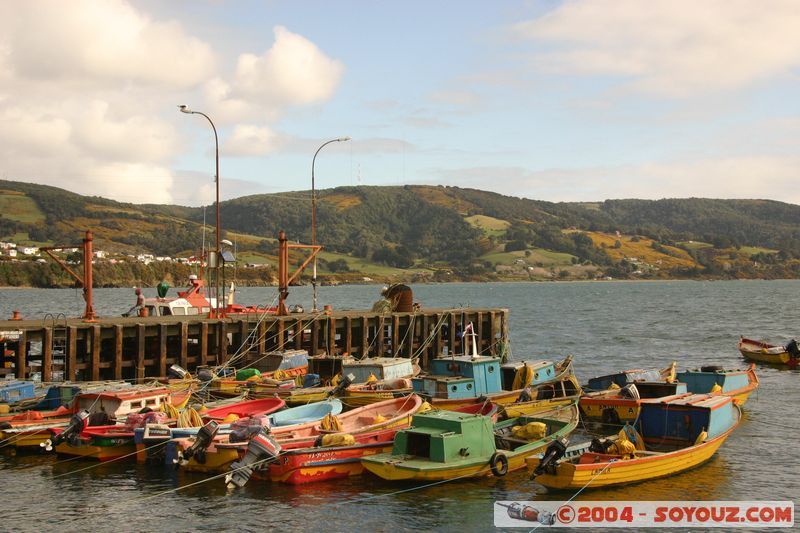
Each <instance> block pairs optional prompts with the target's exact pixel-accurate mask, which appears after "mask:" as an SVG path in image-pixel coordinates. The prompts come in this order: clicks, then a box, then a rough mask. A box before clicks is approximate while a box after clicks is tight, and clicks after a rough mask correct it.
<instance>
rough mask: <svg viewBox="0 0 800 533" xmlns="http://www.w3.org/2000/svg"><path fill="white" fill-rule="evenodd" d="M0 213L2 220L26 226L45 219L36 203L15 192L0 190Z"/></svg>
mask: <svg viewBox="0 0 800 533" xmlns="http://www.w3.org/2000/svg"><path fill="white" fill-rule="evenodd" d="M0 213H3V218H7V219H9V220H15V221H17V222H24V223H27V224H35V223H37V222H44V219H45V216H44V213H42V211H41V209H39V206H38V205H36V202H34V201H33V199H32V198H29V197H28V196H25V194H23V193H21V192H17V191H6V190H0Z"/></svg>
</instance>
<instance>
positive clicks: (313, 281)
mask: <svg viewBox="0 0 800 533" xmlns="http://www.w3.org/2000/svg"><path fill="white" fill-rule="evenodd" d="M349 140H350V137H339V138H338V139H331V140H330V141H326V142H324V143H322V145H321V146H320V147H319V148H317V151H316V152H314V157H313V158H312V159H311V246H316V245H317V192H316V188H315V183H314V163H316V161H317V154H318V153H319V151H320V150H322V149H323V148H325V147H326V146H327V145H329V144H331V143H336V142H347V141H349ZM311 287H312V293H313V296H312V304H313V305H312V309H311V310H312V311H313V312H315V313H316V312H317V311H318V309H317V256H314V269H313V274H312V277H311Z"/></svg>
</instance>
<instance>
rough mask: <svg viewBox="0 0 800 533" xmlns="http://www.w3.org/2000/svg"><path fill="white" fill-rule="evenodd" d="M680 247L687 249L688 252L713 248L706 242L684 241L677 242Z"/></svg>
mask: <svg viewBox="0 0 800 533" xmlns="http://www.w3.org/2000/svg"><path fill="white" fill-rule="evenodd" d="M678 244H680V245H681V246H683V247H685V248H688V249H689V250H702V249H703V248H713V247H714V245H713V244H709V243H707V242H700V241H684V242H679V243H678Z"/></svg>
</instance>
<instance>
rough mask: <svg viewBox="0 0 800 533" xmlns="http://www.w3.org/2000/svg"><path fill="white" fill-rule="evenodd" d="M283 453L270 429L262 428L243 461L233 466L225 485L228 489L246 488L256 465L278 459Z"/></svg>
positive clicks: (249, 445) (252, 440)
mask: <svg viewBox="0 0 800 533" xmlns="http://www.w3.org/2000/svg"><path fill="white" fill-rule="evenodd" d="M280 453H281V445H280V444H278V441H277V440H275V437H273V436H272V433H271V432H270V430H269V428H268V427H263V428H261V431H260V432H259V433H258V435H256V436H255V437H253V438H252V439H251V440H250V444H248V445H247V453H245V456H244V457H243V458H242V460H241V461H235V462H234V463H232V464H231V468H230V471H229V472H228V475H226V476H225V483H226V484H227V485H228V488H234V487H239V488H241V487H244V486H245V485H246V484H247V482H248V481H249V480H250V476H251V475H253V467H254V466H255V463H259V464H263V463H266V462H269V460H270V459H276V458H277V457H278V456H279V455H280Z"/></svg>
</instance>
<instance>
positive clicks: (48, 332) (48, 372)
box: [0, 328, 53, 383]
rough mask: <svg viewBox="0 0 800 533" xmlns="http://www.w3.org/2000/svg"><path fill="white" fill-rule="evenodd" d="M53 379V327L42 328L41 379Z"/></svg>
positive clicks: (46, 380)
mask: <svg viewBox="0 0 800 533" xmlns="http://www.w3.org/2000/svg"><path fill="white" fill-rule="evenodd" d="M0 349H2V346H0ZM52 380H53V328H44V329H43V330H42V381H43V382H45V383H46V382H48V381H52Z"/></svg>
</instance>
